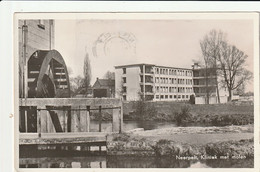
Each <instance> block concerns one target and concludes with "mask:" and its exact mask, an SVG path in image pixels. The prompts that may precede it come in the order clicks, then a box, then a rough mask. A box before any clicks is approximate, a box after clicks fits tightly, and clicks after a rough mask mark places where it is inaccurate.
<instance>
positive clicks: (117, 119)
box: [112, 108, 120, 132]
mask: <svg viewBox="0 0 260 172" xmlns="http://www.w3.org/2000/svg"><path fill="white" fill-rule="evenodd" d="M119 123H120V109H119V108H116V109H113V122H112V132H119V131H120V129H119V127H120V124H119Z"/></svg>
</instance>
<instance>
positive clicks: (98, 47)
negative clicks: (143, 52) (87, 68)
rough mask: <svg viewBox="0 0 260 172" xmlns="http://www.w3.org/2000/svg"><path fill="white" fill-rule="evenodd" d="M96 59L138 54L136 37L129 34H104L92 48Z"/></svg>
mask: <svg viewBox="0 0 260 172" xmlns="http://www.w3.org/2000/svg"><path fill="white" fill-rule="evenodd" d="M92 52H93V55H94V57H100V56H110V55H114V54H120V52H121V53H122V52H123V53H127V54H129V55H134V54H135V53H136V37H135V36H134V35H133V34H132V33H128V32H115V33H109V32H108V33H102V34H101V35H100V36H99V37H98V38H97V40H96V41H95V42H94V44H93V47H92Z"/></svg>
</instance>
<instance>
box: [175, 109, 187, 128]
mask: <svg viewBox="0 0 260 172" xmlns="http://www.w3.org/2000/svg"><path fill="white" fill-rule="evenodd" d="M174 113H175V116H174V119H175V121H176V123H177V125H181V124H183V122H184V121H185V120H187V119H189V118H190V117H191V114H190V106H188V105H184V106H182V107H181V111H180V112H177V113H176V112H174Z"/></svg>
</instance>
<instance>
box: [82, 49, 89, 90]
mask: <svg viewBox="0 0 260 172" xmlns="http://www.w3.org/2000/svg"><path fill="white" fill-rule="evenodd" d="M83 70H84V71H83V72H84V73H83V75H84V87H85V88H86V91H87V89H88V87H89V86H90V81H91V65H90V59H89V56H88V53H87V54H86V56H85V59H84V66H83Z"/></svg>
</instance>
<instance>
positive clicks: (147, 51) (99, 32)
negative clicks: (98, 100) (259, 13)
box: [55, 19, 254, 91]
mask: <svg viewBox="0 0 260 172" xmlns="http://www.w3.org/2000/svg"><path fill="white" fill-rule="evenodd" d="M212 29H216V30H221V31H223V32H224V33H226V39H227V41H228V42H229V43H230V44H232V45H235V46H236V47H237V48H239V49H240V50H242V51H244V52H245V53H246V54H247V55H248V58H247V61H246V65H247V66H246V68H247V69H248V70H250V71H251V72H253V51H254V46H253V39H254V37H253V21H251V20H246V19H245V20H238V19H234V20H223V19H222V20H207V19H200V20H180V19H179V20H176V19H175V20H173V19H172V20H126V19H124V20H111V19H109V20H98V19H95V20H94V19H92V20H91V19H88V20H55V49H56V50H58V51H59V52H60V53H61V54H62V56H63V58H64V60H65V62H66V65H67V67H68V68H69V69H70V71H72V73H71V75H72V76H77V75H81V76H83V64H84V58H85V56H86V54H88V56H89V59H90V62H91V70H92V81H91V84H93V83H94V82H95V80H96V78H97V77H99V78H102V77H103V76H104V74H105V73H106V72H107V71H108V70H109V71H114V66H117V65H126V64H133V63H149V64H156V65H162V66H172V67H181V68H191V65H192V64H193V62H194V60H201V59H202V55H201V50H200V44H199V43H200V40H202V39H203V37H204V36H205V35H206V34H208V33H209V32H210V31H211V30H212ZM246 90H247V91H253V82H252V83H251V84H248V85H247V86H246Z"/></svg>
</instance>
